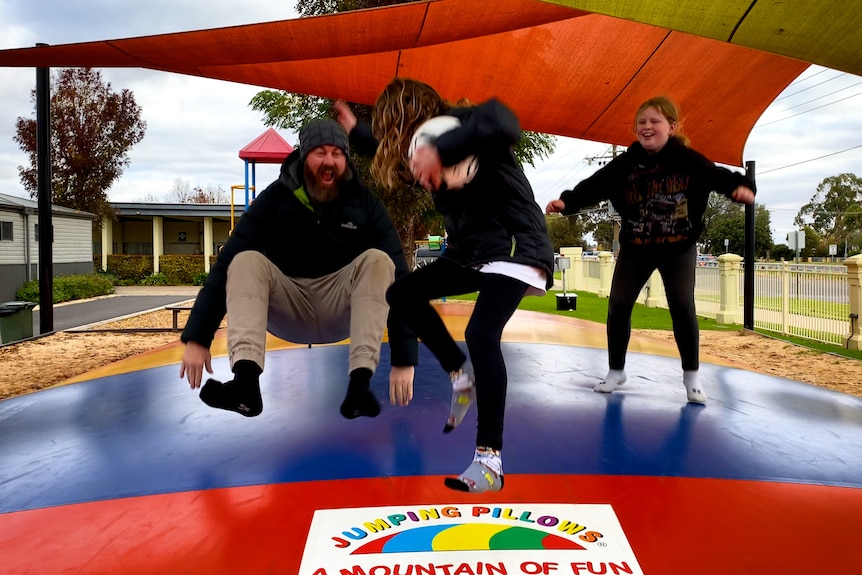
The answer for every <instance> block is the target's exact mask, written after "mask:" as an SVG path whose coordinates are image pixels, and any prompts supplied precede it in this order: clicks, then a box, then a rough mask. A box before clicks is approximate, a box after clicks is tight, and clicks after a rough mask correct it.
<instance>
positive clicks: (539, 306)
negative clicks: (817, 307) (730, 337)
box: [447, 291, 862, 360]
mask: <svg viewBox="0 0 862 575" xmlns="http://www.w3.org/2000/svg"><path fill="white" fill-rule="evenodd" d="M557 293H559V292H548V293H547V294H545V295H544V296H543V297H532V296H530V297H525V298H524V299H523V300H522V301H521V305H520V306H518V308H519V309H523V310H528V311H538V312H544V313H552V314H556V315H563V316H567V317H576V318H580V319H585V320H588V321H595V322H598V323H606V322H607V319H608V298H600V297H598V296H597V295H596V294H594V293H590V292H582V291H578V292H569V293H570V294H571V293H575V294H577V296H578V309H577V310H575V311H558V310H557ZM476 295H477V294H475V293H472V294H465V295H459V296H455V297H450V298H447V299H457V300H466V301H475V300H476ZM697 323H698V325H699V326H700V329H701V330H717V331H737V330H739V329H741V328H742V326H741V325H723V324H719V323H718V322H716V321H715V320H714V319H709V318H705V317H698V318H697ZM632 329H659V330H666V331H671V330H672V329H673V325H672V324H671V321H670V313H669V312H668V310H666V309H663V308H654V307H646V306H644V305H641V304H635V307H634V311H632ZM755 331H756V332H757V333H761V334H763V335H767V336H769V337H774V338H777V339H780V340H782V341H787V342H790V343H794V344H798V345H801V346H804V347H807V348H809V349H814V350H817V351H822V352H827V353H834V354H836V355H840V356H843V357H849V358H852V359H859V360H862V351H852V350H848V349H844V348H842V347H840V346H837V345H829V344H828V343H821V342H816V341H812V340H808V339H803V338H798V337H788V336H784V335H779V334H776V333H773V332H769V331H764V330H755Z"/></svg>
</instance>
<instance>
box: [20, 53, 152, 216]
mask: <svg viewBox="0 0 862 575" xmlns="http://www.w3.org/2000/svg"><path fill="white" fill-rule="evenodd" d="M51 86H52V89H51V104H50V110H51V189H52V198H51V201H52V203H54V204H56V205H59V206H65V207H67V208H74V209H77V210H83V211H85V212H90V213H93V214H96V215H97V216H98V218H97V220H96V224H97V225H99V224H100V223H101V220H102V218H103V217H111V216H112V215H113V214H112V210H111V206H110V203H109V202H108V190H109V189H110V188H111V186H112V185H113V183H114V182H115V181H116V180H117V179H118V178H119V177H120V176H121V175H122V174H123V170H124V169H125V168H126V167H128V166H129V156H128V154H129V150H131V148H132V146H134V145H135V144H137V143H138V142H140V141H141V140H142V139H143V138H144V132H145V131H146V129H147V123H146V122H145V121H143V120H142V119H141V107H140V106H138V104H137V103H136V102H135V98H134V96H133V95H132V93H131V92H130V91H129V90H122V91H120V92H119V93H117V92H114V91H113V90H112V89H111V84H110V83H109V82H104V81H103V80H102V75H101V74H100V73H99V72H98V71H96V70H93V69H91V68H68V69H62V70H57V71H54V72H53V73H52V80H51ZM30 99H31V101H33V103H34V106H35V102H36V92H35V90H34V91H33V92H32V93H31V95H30ZM34 113H35V112H34ZM15 128H16V134H15V137H14V139H15V141H16V142H17V143H18V145H19V147H20V148H21V149H22V150H23V151H24V152H26V153H27V155H28V156H29V159H30V163H29V166H18V173H19V175H20V178H21V183H22V184H23V185H24V188H25V189H26V190H27V191H28V192H29V193H30V197H33V198H35V197H36V195H37V194H38V190H37V168H36V165H37V164H36V120H35V119H32V118H21V117H19V118H18V120H17V122H16V124H15Z"/></svg>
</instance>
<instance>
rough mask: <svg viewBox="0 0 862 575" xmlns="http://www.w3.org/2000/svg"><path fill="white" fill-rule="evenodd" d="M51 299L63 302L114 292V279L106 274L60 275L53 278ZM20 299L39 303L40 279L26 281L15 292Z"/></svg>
mask: <svg viewBox="0 0 862 575" xmlns="http://www.w3.org/2000/svg"><path fill="white" fill-rule="evenodd" d="M52 284H53V286H52V287H53V289H52V290H51V291H52V293H51V301H52V302H53V303H61V302H64V301H72V300H76V299H87V298H91V297H97V296H100V295H108V294H112V293H114V281H113V278H111V277H110V276H108V275H105V274H79V275H71V276H59V277H55V278H54V279H53V280H52ZM15 297H16V298H17V299H18V300H19V301H29V302H32V303H39V280H31V281H28V282H27V283H25V284H24V285H23V286H21V288H20V289H19V290H18V291H17V292H15Z"/></svg>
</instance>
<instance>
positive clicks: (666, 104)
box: [634, 96, 691, 147]
mask: <svg viewBox="0 0 862 575" xmlns="http://www.w3.org/2000/svg"><path fill="white" fill-rule="evenodd" d="M647 108H655V109H656V111H658V113H659V114H661V115H662V116H664V117H665V119H666V120H667V121H668V122H669V123H671V124H672V123H674V122H676V130H674V134H673V136H671V137H672V138H676V139H677V140H679V142H680V143H682V144H683V145H684V146H686V147H688V146H690V145H691V142H690V141H689V139H688V136H686V135H685V134H683V133H682V120H681V119H680V112H679V106H677V105H676V102H674V101H673V100H671V99H670V98H668V97H667V96H656V97H654V98H650V99H649V100H647V101H646V102H644V103H643V104H641V105H640V106H638V110H637V112H635V121H634V131H635V132H637V125H638V116H640V115H641V114H642V113H643V112H644V111H645V110H646V109H647Z"/></svg>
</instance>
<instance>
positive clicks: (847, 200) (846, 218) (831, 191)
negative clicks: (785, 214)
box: [794, 174, 862, 253]
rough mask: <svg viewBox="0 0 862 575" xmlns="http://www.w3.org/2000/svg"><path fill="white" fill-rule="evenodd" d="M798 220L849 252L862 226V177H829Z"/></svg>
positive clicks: (822, 183) (829, 241)
mask: <svg viewBox="0 0 862 575" xmlns="http://www.w3.org/2000/svg"><path fill="white" fill-rule="evenodd" d="M794 223H795V224H796V225H798V226H806V225H807V226H810V227H811V228H812V229H813V230H814V231H816V232H817V234H818V235H819V236H822V238H823V239H824V242H825V243H831V244H836V245H838V246H839V249H840V248H843V251H844V253H849V251H850V250H848V249H847V248H848V243H852V242H851V240H852V239H853V237H855V235H856V234H857V233H858V232H859V230H860V228H862V178H859V177H857V176H856V175H855V174H839V175H837V176H831V177H829V178H826V179H825V180H823V181H822V182H820V184H819V185H818V186H817V193H816V194H814V196H812V197H811V201H810V202H808V203H807V204H805V205H804V206H802V208H800V210H799V213H797V215H796V218H795V219H794Z"/></svg>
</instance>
